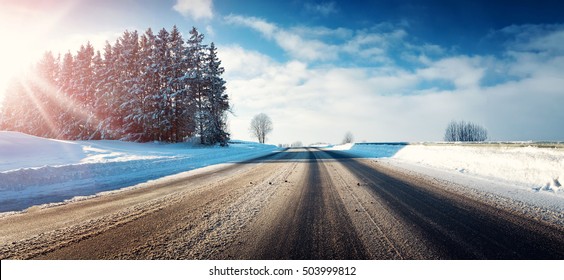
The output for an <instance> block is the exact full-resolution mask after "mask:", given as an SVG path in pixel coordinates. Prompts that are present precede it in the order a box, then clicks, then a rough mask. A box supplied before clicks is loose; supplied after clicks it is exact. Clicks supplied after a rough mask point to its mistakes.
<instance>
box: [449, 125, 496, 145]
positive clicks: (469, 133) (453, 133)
mask: <svg viewBox="0 0 564 280" xmlns="http://www.w3.org/2000/svg"><path fill="white" fill-rule="evenodd" d="M486 139H488V131H487V130H486V129H485V128H484V127H482V126H480V125H477V124H474V123H471V122H468V123H467V122H465V121H460V122H455V121H451V122H450V123H449V124H448V125H447V128H446V130H445V137H444V140H445V141H449V142H456V141H461V142H474V141H486Z"/></svg>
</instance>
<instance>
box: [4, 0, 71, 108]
mask: <svg viewBox="0 0 564 280" xmlns="http://www.w3.org/2000/svg"><path fill="white" fill-rule="evenodd" d="M73 2H78V1H64V0H63V1H52V0H47V1H36V0H32V1H20V0H6V1H2V2H1V3H0V38H2V44H0V100H2V98H3V97H4V95H5V94H6V89H7V87H8V85H9V83H10V81H11V80H12V79H15V78H18V77H19V76H20V75H22V73H24V72H25V71H26V70H28V69H29V68H30V67H31V66H32V65H33V64H35V63H36V62H37V61H38V60H39V59H40V58H41V56H42V55H43V53H44V52H46V51H48V49H46V45H45V42H46V41H48V39H49V37H50V32H51V31H52V30H55V29H56V28H57V25H58V24H59V23H60V21H61V19H62V18H63V17H64V16H65V15H66V14H67V13H68V12H69V11H70V10H72V7H73V5H75V4H76V3H73Z"/></svg>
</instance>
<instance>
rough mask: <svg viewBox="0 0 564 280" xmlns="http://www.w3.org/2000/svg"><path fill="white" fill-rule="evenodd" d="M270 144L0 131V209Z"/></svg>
mask: <svg viewBox="0 0 564 280" xmlns="http://www.w3.org/2000/svg"><path fill="white" fill-rule="evenodd" d="M276 149H277V148H276V147H275V146H271V145H261V144H256V143H252V142H242V141H239V142H236V143H235V144H232V145H230V146H229V147H227V148H225V147H205V148H204V147H198V146H194V145H190V144H186V143H179V144H161V143H130V142H122V141H58V140H52V139H45V138H40V137H34V136H29V135H26V134H22V133H17V132H3V131H0V211H13V210H22V209H25V208H27V207H29V206H32V205H37V204H44V203H51V202H60V201H63V200H66V199H69V198H72V197H74V196H87V195H92V194H95V193H98V192H102V191H108V190H115V189H119V188H123V187H127V186H131V185H134V184H137V183H141V182H145V181H148V180H152V179H156V178H160V177H163V176H166V175H171V174H175V173H179V172H183V171H187V170H192V169H196V168H201V167H205V166H209V165H212V164H218V163H224V162H237V161H243V160H247V159H251V158H254V157H258V156H262V155H265V154H268V153H271V152H273V151H275V150H276Z"/></svg>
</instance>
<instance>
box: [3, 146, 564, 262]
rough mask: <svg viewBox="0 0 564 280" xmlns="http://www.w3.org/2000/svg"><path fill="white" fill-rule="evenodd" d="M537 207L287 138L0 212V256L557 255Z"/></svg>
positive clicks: (561, 239) (558, 238) (557, 229)
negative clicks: (59, 200)
mask: <svg viewBox="0 0 564 280" xmlns="http://www.w3.org/2000/svg"><path fill="white" fill-rule="evenodd" d="M505 203H507V202H505ZM535 211H536V210H535V209H533V208H532V207H531V209H524V210H523V209H521V211H513V210H511V208H509V207H505V206H504V204H503V203H496V202H495V201H493V202H492V201H491V200H481V199H479V196H473V195H467V194H465V192H463V191H459V190H458V189H456V188H453V187H452V186H449V185H448V184H446V183H444V182H439V181H437V180H434V179H433V178H429V177H425V176H414V175H413V174H408V173H406V172H402V171H400V170H395V169H393V168H391V167H390V166H387V165H385V164H381V163H378V162H377V161H374V160H369V159H361V158H354V157H351V156H348V155H347V154H345V153H340V152H335V151H333V152H329V151H322V150H318V149H290V150H287V151H284V152H280V153H277V154H275V155H271V156H268V157H263V158H260V159H256V160H252V161H248V162H243V163H239V164H233V165H228V166H219V167H214V168H210V169H208V170H205V171H200V172H191V173H187V174H185V175H181V176H178V177H176V178H173V179H168V180H163V181H157V182H155V183H152V184H151V185H150V186H145V187H141V188H136V189H132V190H128V191H123V192H118V193H115V194H112V195H105V196H100V197H97V198H93V199H87V200H84V201H78V202H74V203H70V204H67V205H61V206H56V207H50V208H44V209H43V208H37V207H34V208H31V209H29V210H28V211H27V212H26V213H22V214H16V215H9V216H5V217H2V218H0V258H1V259H564V229H563V228H562V226H560V225H557V224H551V223H549V222H547V221H543V220H542V219H541V218H540V216H536V215H535ZM525 213H526V214H525Z"/></svg>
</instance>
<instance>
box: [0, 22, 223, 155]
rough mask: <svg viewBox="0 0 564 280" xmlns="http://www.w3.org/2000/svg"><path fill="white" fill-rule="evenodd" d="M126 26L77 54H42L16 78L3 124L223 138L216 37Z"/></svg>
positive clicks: (62, 134)
mask: <svg viewBox="0 0 564 280" xmlns="http://www.w3.org/2000/svg"><path fill="white" fill-rule="evenodd" d="M189 34H190V37H189V38H188V39H187V40H186V41H184V39H183V38H182V35H181V33H180V31H179V30H178V28H177V27H176V26H174V27H173V28H172V30H171V31H167V30H166V29H164V28H163V29H161V30H160V31H159V32H158V34H154V33H153V31H152V30H151V29H148V30H147V31H146V32H145V33H144V34H142V35H139V34H138V32H137V31H133V32H130V31H125V32H124V33H123V35H121V37H119V38H118V39H117V40H116V41H115V43H114V44H113V45H112V44H110V43H109V42H106V45H105V47H104V49H103V51H102V53H101V52H100V51H96V50H95V49H94V48H93V47H92V45H91V44H90V43H88V44H86V45H83V46H82V47H81V48H80V50H78V52H77V53H76V55H73V54H71V53H70V52H68V53H66V54H65V55H64V56H63V57H62V58H61V56H60V55H59V56H58V57H55V56H54V55H53V54H52V53H51V52H48V53H46V54H45V55H44V57H43V58H42V59H41V61H39V62H38V64H37V65H36V66H35V68H34V71H32V74H30V75H27V77H26V78H20V79H18V80H14V81H13V82H12V83H11V85H10V86H9V88H8V91H7V92H6V98H5V99H4V102H3V106H1V109H0V110H1V112H0V130H13V131H20V132H24V133H28V134H32V135H36V136H41V137H49V138H57V139H67V140H98V139H119V140H126V141H138V142H147V141H164V142H182V141H186V140H187V139H188V138H192V137H199V139H200V141H201V143H202V144H208V145H213V144H217V143H220V144H226V143H227V141H228V139H229V134H228V132H227V127H226V115H227V112H228V111H229V109H230V105H229V100H228V95H227V94H226V92H225V91H226V88H225V81H224V80H223V78H222V74H223V72H224V69H223V67H221V61H220V60H219V59H218V57H217V49H216V47H215V45H214V44H213V43H211V44H210V45H209V46H207V45H205V44H204V43H203V40H204V35H203V34H201V33H199V32H198V30H197V29H196V28H193V29H192V30H191V31H190V33H189Z"/></svg>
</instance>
